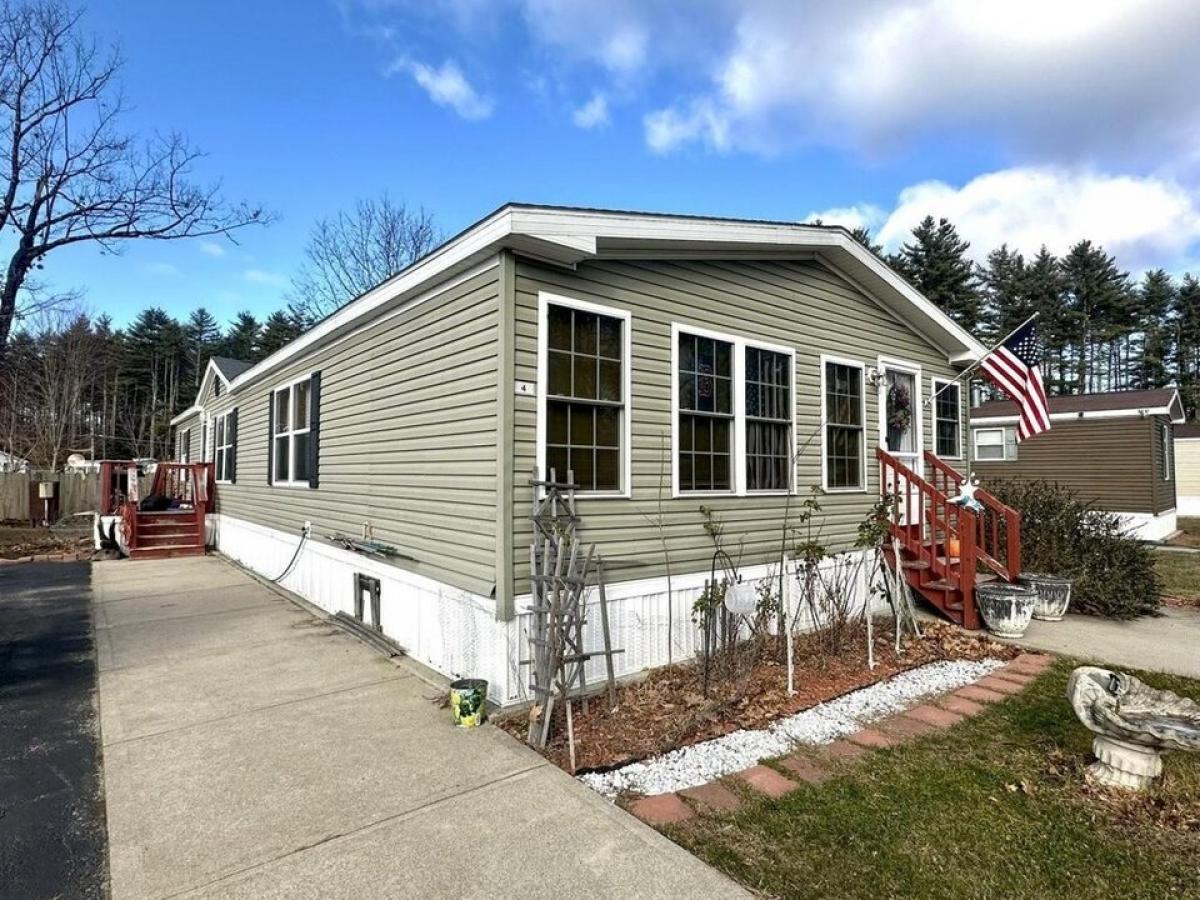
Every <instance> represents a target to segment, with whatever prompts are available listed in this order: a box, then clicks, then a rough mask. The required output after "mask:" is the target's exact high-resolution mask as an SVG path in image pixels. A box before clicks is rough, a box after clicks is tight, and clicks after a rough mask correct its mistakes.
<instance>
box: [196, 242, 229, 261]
mask: <svg viewBox="0 0 1200 900" xmlns="http://www.w3.org/2000/svg"><path fill="white" fill-rule="evenodd" d="M200 252H201V253H203V254H204V255H205V256H214V257H221V256H224V255H225V248H224V247H222V246H221V245H220V244H218V243H217V242H216V241H202V242H201V244H200Z"/></svg>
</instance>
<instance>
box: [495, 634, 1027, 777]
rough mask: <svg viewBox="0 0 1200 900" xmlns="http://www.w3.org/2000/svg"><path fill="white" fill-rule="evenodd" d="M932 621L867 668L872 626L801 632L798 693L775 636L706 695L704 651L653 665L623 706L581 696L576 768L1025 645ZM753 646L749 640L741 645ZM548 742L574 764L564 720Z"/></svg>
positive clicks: (516, 719)
mask: <svg viewBox="0 0 1200 900" xmlns="http://www.w3.org/2000/svg"><path fill="white" fill-rule="evenodd" d="M924 631H925V637H924V638H923V639H920V640H917V639H908V640H906V641H905V642H904V645H903V650H902V652H901V654H900V655H899V656H897V655H896V653H895V649H894V647H895V643H894V641H895V636H894V634H893V635H888V634H886V633H885V634H877V635H876V639H875V659H876V663H877V664H876V667H875V669H874V670H871V669H868V668H867V662H866V634H865V632H859V633H857V634H854V635H852V637H851V639H850V640H848V641H847V642H846V643H845V644H844V646H843V648H842V649H841V650H840V651H838V652H834V653H830V652H828V651H827V650H824V649H823V648H822V647H821V645H820V643H819V642H818V639H817V638H816V637H814V636H810V635H805V636H802V637H799V638H797V640H796V646H795V648H794V658H795V667H796V679H795V681H796V688H797V692H796V694H795V695H794V696H791V697H789V696H788V695H787V666H786V664H785V662H784V661H783V660H784V654H783V651H782V646H780V645H779V644H778V643H777V642H776V640H775V639H769V640H768V641H767V642H764V643H763V644H761V645H760V646H759V647H758V648H757V649H758V652H757V653H756V654H755V655H754V656H753V657H746V658H745V659H744V660H743V661H742V663H741V665H740V666H739V667H738V668H739V669H740V671H737V672H735V673H733V674H724V675H715V676H714V677H712V679H711V683H710V690H709V696H708V697H707V698H705V697H704V696H703V695H702V694H701V684H700V668H699V663H698V662H697V661H694V660H689V661H688V662H686V663H680V664H676V665H674V666H668V667H663V668H659V669H655V670H654V671H652V672H650V673H649V674H648V675H647V676H646V677H645V678H643V679H641V680H637V681H632V682H627V683H625V684H622V685H620V686H618V689H617V700H618V705H617V709H616V711H615V712H611V711H610V710H608V709H607V703H606V702H605V699H604V698H603V697H595V698H593V699H592V700H591V701H590V702H589V704H588V709H587V710H586V711H585V710H584V709H582V704H580V703H576V706H575V711H574V716H573V718H574V725H575V756H576V767H577V768H576V772H577V773H583V772H587V771H604V770H608V769H612V768H616V767H618V766H622V765H626V764H627V763H631V762H636V761H637V760H641V759H646V758H648V757H651V756H657V755H659V754H662V753H666V752H668V751H670V750H675V749H678V748H680V747H685V746H688V745H689V744H696V743H699V742H701V741H706V740H709V739H711V738H715V737H720V736H722V735H725V734H729V733H730V732H733V731H737V730H739V729H743V728H763V727H765V726H767V725H769V724H770V723H771V722H773V721H774V720H776V719H779V718H782V717H784V716H789V715H792V714H794V713H797V712H800V711H801V710H805V709H808V708H810V707H812V706H816V705H817V704H818V703H823V702H825V701H828V700H832V699H834V698H836V697H840V696H841V695H842V694H846V693H848V692H850V691H853V690H857V689H859V688H863V687H867V686H868V685H871V684H874V683H876V682H879V681H883V680H885V679H887V678H890V677H891V676H893V675H896V674H898V673H899V672H903V671H906V670H908V669H914V668H917V667H918V666H923V665H926V664H927V663H931V662H938V661H940V660H951V659H968V660H979V659H985V658H994V659H1011V658H1012V657H1014V656H1016V655H1017V652H1018V651H1016V650H1015V649H1014V648H1012V647H1008V646H1006V645H1004V644H999V643H996V642H995V641H992V640H989V639H988V638H987V636H986V635H984V634H982V633H980V634H971V633H968V632H964V631H962V630H960V629H958V628H956V627H954V626H952V625H949V624H943V623H928V624H927V625H925V626H924ZM752 651H753V648H750V647H748V646H747V647H746V649H745V650H744V651H743V653H744V654H749V653H751V652H752ZM494 721H495V724H497V725H498V726H500V727H501V728H503V729H504V730H506V731H508V732H509V733H510V734H512V735H513V736H514V737H516V738H518V739H520V740H524V739H525V732H526V729H527V727H528V719H527V717H526V716H525V715H511V716H507V717H503V718H497V719H495V720H494ZM556 725H558V723H556ZM540 752H542V754H543V755H544V756H545V757H546V758H547V759H549V760H550V761H551V762H553V763H555V764H556V765H558V766H559V767H561V768H564V769H569V765H570V764H569V752H568V748H567V738H566V729H565V727H556V728H555V736H554V737H552V738H551V740H550V743H549V744H548V745H547V747H546V748H545V749H544V750H541V751H540Z"/></svg>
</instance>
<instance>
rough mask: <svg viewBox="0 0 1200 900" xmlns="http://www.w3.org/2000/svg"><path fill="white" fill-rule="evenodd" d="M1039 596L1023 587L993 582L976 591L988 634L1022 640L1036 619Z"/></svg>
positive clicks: (977, 602) (976, 600)
mask: <svg viewBox="0 0 1200 900" xmlns="http://www.w3.org/2000/svg"><path fill="white" fill-rule="evenodd" d="M1036 599H1037V593H1036V592H1035V591H1034V589H1033V588H1031V587H1027V586H1025V585H1023V584H1011V583H1009V582H1007V581H993V582H990V583H988V584H981V585H979V587H977V588H975V602H976V604H977V605H978V606H979V612H980V615H982V616H983V621H984V624H986V625H987V629H988V631H990V632H991V633H992V634H994V635H996V637H1003V638H1019V637H1020V636H1021V635H1023V634H1024V633H1025V629H1026V628H1028V627H1029V620H1030V619H1031V618H1033V604H1034V602H1035V601H1036Z"/></svg>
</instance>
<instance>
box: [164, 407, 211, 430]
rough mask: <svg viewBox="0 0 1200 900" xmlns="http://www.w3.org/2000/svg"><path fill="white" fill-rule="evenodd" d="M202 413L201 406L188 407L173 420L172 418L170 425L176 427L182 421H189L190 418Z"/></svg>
mask: <svg viewBox="0 0 1200 900" xmlns="http://www.w3.org/2000/svg"><path fill="white" fill-rule="evenodd" d="M202 412H204V408H203V407H201V406H198V405H193V406H189V407H188V408H187V409H185V410H184V411H183V412H181V413H180V414H179V415H177V416H176V417H175V418H173V419H172V420H171V424H172V425H178V424H179V423H180V422H182V421H183V420H184V419H190V418H191V417H192V416H198V415H200V413H202Z"/></svg>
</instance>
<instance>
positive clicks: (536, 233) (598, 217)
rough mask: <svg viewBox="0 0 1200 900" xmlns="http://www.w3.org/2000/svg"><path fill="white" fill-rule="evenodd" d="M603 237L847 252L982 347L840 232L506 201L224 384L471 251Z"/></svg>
mask: <svg viewBox="0 0 1200 900" xmlns="http://www.w3.org/2000/svg"><path fill="white" fill-rule="evenodd" d="M604 238H615V239H625V240H644V241H647V242H651V243H652V242H655V241H675V242H687V241H696V242H710V243H711V242H717V243H725V244H733V245H737V244H746V245H759V246H764V245H770V246H774V247H776V248H795V249H796V250H797V251H798V252H803V251H818V252H821V253H824V254H831V255H838V254H843V255H847V256H849V257H851V258H852V259H853V260H854V261H855V262H857V263H858V264H860V265H861V266H863V267H864V268H865V269H867V270H868V271H869V272H870V273H871V275H872V276H873V277H874V278H877V279H878V280H879V281H880V282H881V283H882V284H883V285H885V286H886V287H887V288H888V289H889V290H891V291H893V292H894V293H895V294H896V295H897V296H898V297H899V298H900V299H902V300H904V301H906V305H907V306H909V307H910V308H911V311H912V313H913V314H914V315H912V316H911V318H912V319H914V320H915V322H917V323H919V324H920V325H927V326H931V327H932V330H933V331H934V332H936V333H938V334H939V335H941V336H942V337H943V338H944V340H943V341H940V342H935V343H938V344H939V345H941V346H943V347H944V348H946V349H947V350H948V351H949V357H948V358H949V359H950V360H951V361H957V362H963V361H972V360H975V359H978V358H979V357H980V356H982V355H983V353H984V347H983V345H982V344H980V343H979V342H978V341H976V340H975V339H974V338H973V337H971V335H970V334H968V333H967V332H966V331H965V330H963V329H962V328H960V327H959V326H958V325H957V324H956V323H955V322H954V321H953V320H952V319H951V318H950V317H949V316H947V315H946V314H945V313H943V312H942V311H941V310H939V309H938V308H937V307H936V306H934V304H933V303H931V302H930V301H929V300H927V299H926V298H925V297H923V296H922V295H921V294H920V293H919V292H918V291H917V290H916V289H915V288H913V287H912V286H911V285H910V284H908V282H906V281H905V280H904V279H903V278H901V277H900V276H899V275H898V274H897V273H896V272H894V271H893V270H892V269H891V268H890V267H889V266H888V265H887V264H886V263H885V262H883V261H882V260H881V259H879V258H878V257H877V256H875V254H873V253H871V252H870V251H869V250H868V249H867V248H865V247H863V246H862V245H861V244H860V243H858V241H856V240H854V238H853V237H851V236H850V234H849V233H848V232H845V231H841V230H835V229H830V228H821V227H816V226H807V225H792V224H780V223H771V222H749V221H747V222H742V221H736V220H720V219H703V218H689V217H674V216H660V215H649V214H640V213H622V212H603V211H589V210H574V209H554V208H540V207H527V206H520V205H510V206H504V207H502V208H501V209H499V210H497V211H496V212H494V213H492V214H491V215H490V216H488V217H487V218H485V219H483V220H482V221H480V222H479V223H477V224H475V225H473V226H472V227H470V228H468V229H467V230H466V231H464V232H462V233H461V234H459V235H458V236H456V237H454V238H452V239H451V240H449V241H447V242H446V243H445V244H443V245H442V246H441V247H439V248H438V249H436V250H434V251H433V252H432V253H431V254H429V255H428V256H426V257H424V258H423V259H421V260H419V261H417V262H416V263H414V264H413V265H411V266H410V267H409V268H407V269H405V270H404V271H403V272H401V273H399V274H398V275H396V276H395V277H393V278H390V279H388V280H387V281H385V282H383V283H382V284H380V285H379V286H378V287H375V288H372V289H371V290H369V291H367V292H366V293H365V294H363V295H362V296H360V297H359V298H357V299H356V300H353V301H351V302H350V303H348V304H347V305H346V306H344V307H343V308H342V309H340V310H338V311H337V312H336V313H334V314H333V315H331V316H329V317H328V318H326V319H324V320H322V321H321V322H320V323H318V324H317V325H316V326H315V327H313V328H312V329H310V330H309V331H307V332H305V333H304V334H303V335H301V336H300V337H298V338H297V339H296V340H294V341H292V342H291V343H290V344H287V345H286V346H284V347H282V348H280V349H279V350H277V351H275V353H273V354H271V355H270V356H268V357H267V358H266V359H264V360H262V361H261V362H259V363H257V364H256V365H254V366H252V367H251V368H249V369H247V370H246V371H245V372H243V373H241V374H240V375H238V376H237V377H236V378H234V379H233V380H232V382H230V383H229V387H230V390H238V389H239V388H241V387H242V386H244V385H246V384H249V383H251V382H253V381H256V380H258V379H259V378H261V377H263V376H265V375H266V374H268V373H269V372H271V371H272V370H274V369H276V368H278V367H280V366H283V365H286V364H287V363H288V362H289V361H291V360H292V359H294V358H295V357H297V356H299V355H300V354H302V353H304V352H306V351H308V350H310V349H312V348H314V347H316V346H319V345H320V344H322V343H323V342H324V341H326V340H327V339H328V338H330V337H331V336H332V335H334V334H336V333H338V332H340V331H342V330H343V329H345V328H347V327H348V326H350V325H351V324H352V323H354V322H355V321H357V320H359V319H361V318H364V317H366V316H369V315H370V314H371V313H373V312H374V311H376V310H377V309H379V308H380V307H381V306H383V305H385V304H387V303H391V302H392V301H394V300H396V299H398V298H402V297H405V296H407V295H410V294H413V293H415V292H417V291H420V290H421V289H422V288H423V287H424V286H425V285H426V284H427V283H428V282H430V281H432V280H433V279H435V278H438V277H439V276H442V275H444V274H446V273H447V272H450V271H453V270H455V269H457V268H460V267H466V266H469V265H470V264H471V263H472V262H474V261H476V257H479V256H482V255H486V254H488V253H493V252H498V251H499V250H500V249H502V248H504V247H512V248H514V249H518V250H521V251H522V252H528V253H530V254H531V255H535V256H538V257H539V258H543V259H546V260H548V261H551V262H556V263H559V264H563V265H574V264H575V263H577V262H579V261H581V260H583V259H586V258H589V257H592V256H595V255H596V252H597V243H598V241H599V240H601V239H604ZM860 287H861V286H860ZM868 293H870V292H869V291H868ZM914 327H917V330H918V331H923V330H924V329H922V328H920V327H918V326H917V325H916V324H914Z"/></svg>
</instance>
